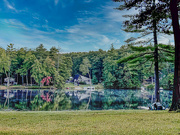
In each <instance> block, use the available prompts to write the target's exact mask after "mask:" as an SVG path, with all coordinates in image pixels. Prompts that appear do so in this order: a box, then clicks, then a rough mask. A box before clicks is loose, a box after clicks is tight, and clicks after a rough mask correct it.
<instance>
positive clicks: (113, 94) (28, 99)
mask: <svg viewBox="0 0 180 135" xmlns="http://www.w3.org/2000/svg"><path fill="white" fill-rule="evenodd" d="M89 98H90V91H88V90H87V91H85V90H84V91H83V90H79V91H77V90H76V91H62V90H61V91H60V90H55V91H53V90H34V89H33V90H31V89H26V90H0V109H1V110H7V109H13V110H34V111H59V110H84V109H87V107H88V109H90V110H105V109H139V108H140V106H145V107H148V106H149V105H151V104H152V103H153V102H154V91H153V90H151V91H141V90H123V89H121V90H110V89H104V90H100V91H92V92H91V98H90V100H89ZM160 98H161V103H162V104H163V106H165V107H167V108H168V107H169V106H170V104H171V99H172V91H168V90H164V91H161V94H160ZM88 102H89V106H87V104H88Z"/></svg>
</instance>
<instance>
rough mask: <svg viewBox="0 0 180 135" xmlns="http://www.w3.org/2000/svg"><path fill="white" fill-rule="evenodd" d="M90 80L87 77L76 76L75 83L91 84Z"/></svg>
mask: <svg viewBox="0 0 180 135" xmlns="http://www.w3.org/2000/svg"><path fill="white" fill-rule="evenodd" d="M90 82H91V81H90V78H87V77H85V76H82V75H75V77H74V83H78V84H79V83H85V84H90Z"/></svg>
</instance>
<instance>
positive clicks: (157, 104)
mask: <svg viewBox="0 0 180 135" xmlns="http://www.w3.org/2000/svg"><path fill="white" fill-rule="evenodd" d="M165 109H166V108H165V107H163V106H162V104H161V103H160V102H155V103H153V104H152V105H150V106H149V110H165Z"/></svg>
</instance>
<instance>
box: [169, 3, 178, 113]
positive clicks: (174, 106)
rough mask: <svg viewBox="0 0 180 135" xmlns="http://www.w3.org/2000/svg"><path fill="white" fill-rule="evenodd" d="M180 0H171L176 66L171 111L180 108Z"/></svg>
mask: <svg viewBox="0 0 180 135" xmlns="http://www.w3.org/2000/svg"><path fill="white" fill-rule="evenodd" d="M179 2H180V1H179V0H171V1H170V10H171V16H172V25H173V31H174V41H175V67H174V90H173V99H172V105H171V108H170V111H175V110H177V109H180V38H179V35H180V26H179V14H178V11H179Z"/></svg>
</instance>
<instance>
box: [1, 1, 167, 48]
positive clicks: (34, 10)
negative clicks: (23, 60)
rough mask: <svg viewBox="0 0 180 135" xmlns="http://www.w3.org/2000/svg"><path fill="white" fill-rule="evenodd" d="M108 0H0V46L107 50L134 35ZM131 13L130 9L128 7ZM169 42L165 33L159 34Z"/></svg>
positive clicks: (122, 12)
mask: <svg viewBox="0 0 180 135" xmlns="http://www.w3.org/2000/svg"><path fill="white" fill-rule="evenodd" d="M118 6H119V3H115V2H112V1H111V0H0V46H1V47H4V48H5V47H6V45H7V44H10V43H13V44H14V45H15V47H16V48H20V47H28V48H36V47H37V46H38V45H39V44H43V45H44V46H45V47H46V48H47V49H50V48H51V47H52V46H55V47H58V46H60V47H61V48H62V51H63V52H80V51H95V50H98V49H103V50H108V49H109V48H110V45H111V44H112V43H113V44H114V46H115V48H119V47H120V46H121V45H123V44H125V43H124V40H126V39H127V38H129V37H131V36H134V34H129V33H125V32H123V31H122V30H121V29H122V22H123V20H124V18H123V17H122V15H123V14H126V13H127V11H118V10H115V9H113V8H115V7H118ZM128 12H129V14H132V13H133V12H134V11H133V10H131V11H128ZM159 40H160V41H161V40H162V42H165V43H166V42H167V43H168V42H169V39H168V38H167V37H166V36H162V37H159Z"/></svg>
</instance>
